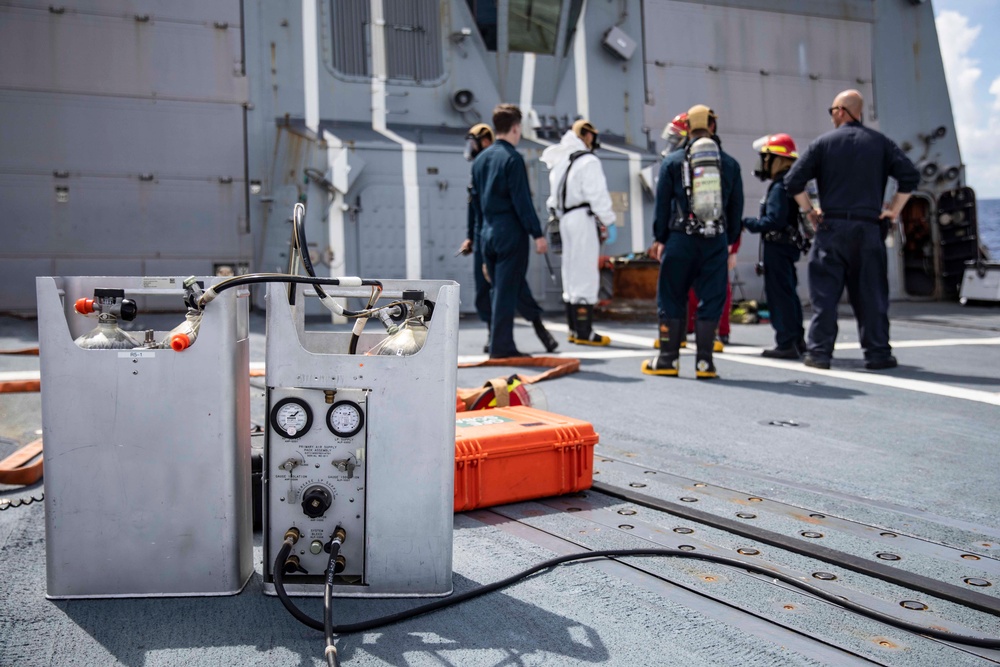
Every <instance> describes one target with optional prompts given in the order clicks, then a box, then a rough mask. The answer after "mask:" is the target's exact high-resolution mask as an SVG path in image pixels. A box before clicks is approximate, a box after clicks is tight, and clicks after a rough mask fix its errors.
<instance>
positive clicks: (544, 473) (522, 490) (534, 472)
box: [455, 406, 598, 512]
mask: <svg viewBox="0 0 1000 667" xmlns="http://www.w3.org/2000/svg"><path fill="white" fill-rule="evenodd" d="M455 419H456V421H455V427H456V428H455V511H456V512H464V511H466V510H471V509H476V508H478V507H490V506H493V505H503V504H505V503H514V502H518V501H522V500H531V499H532V498H544V497H547V496H557V495H561V494H564V493H572V492H573V491H580V490H583V489H589V488H590V485H591V483H592V482H593V478H594V445H596V444H597V440H598V438H597V433H595V432H594V427H593V425H592V424H590V423H589V422H585V421H583V420H580V419H573V418H572V417H564V416H562V415H556V414H553V413H551V412H545V411H543V410H536V409H534V408H528V407H524V406H517V407H509V408H496V409H493V410H473V411H470V412H462V413H459V414H457V415H456V417H455Z"/></svg>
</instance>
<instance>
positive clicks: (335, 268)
mask: <svg viewBox="0 0 1000 667" xmlns="http://www.w3.org/2000/svg"><path fill="white" fill-rule="evenodd" d="M323 141H325V142H326V166H327V169H328V170H329V172H330V177H331V179H332V181H333V185H334V193H333V197H332V200H331V201H330V206H329V207H328V208H327V210H326V219H327V220H328V221H329V223H330V226H329V229H328V230H327V242H328V243H329V244H330V254H331V259H330V277H335V276H342V275H344V274H345V273H347V262H346V259H347V241H346V240H345V236H344V193H346V192H347V171H348V170H349V169H350V165H348V164H347V151H346V150H344V142H343V141H341V140H340V138H339V137H337V136H336V135H334V134H332V133H331V132H328V131H326V130H323ZM337 303H339V304H340V305H341V306H342V307H344V308H346V307H347V299H346V298H337ZM330 315H331V321H332V322H333V323H334V324H343V323H344V322H346V321H347V318H346V317H344V316H343V315H337V314H335V313H330Z"/></svg>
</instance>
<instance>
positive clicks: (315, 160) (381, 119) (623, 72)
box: [0, 0, 978, 310]
mask: <svg viewBox="0 0 1000 667" xmlns="http://www.w3.org/2000/svg"><path fill="white" fill-rule="evenodd" d="M0 16H2V17H3V20H2V21H0V58H2V61H3V62H4V63H5V66H4V67H3V68H0V110H2V114H3V117H4V119H5V122H4V124H3V129H2V130H0V132H2V134H0V136H2V137H3V138H2V142H0V147H2V150H0V192H2V196H0V202H2V203H0V212H2V213H3V215H4V218H5V221H6V222H5V225H4V227H5V233H4V243H3V246H2V247H0V259H2V262H0V264H2V268H0V272H2V275H3V280H2V281H0V285H3V287H2V288H0V308H2V309H5V310H30V309H32V308H33V307H34V302H33V297H32V296H31V295H32V294H33V290H32V289H31V287H30V286H31V282H32V281H33V280H34V276H36V275H61V274H97V275H99V274H114V275H139V274H167V273H194V274H198V275H203V274H215V273H227V272H241V271H248V270H273V269H275V268H279V267H284V266H285V265H286V264H287V261H288V237H289V233H288V232H289V225H288V220H287V211H288V210H290V209H291V206H292V204H293V203H295V202H297V201H303V202H306V203H307V208H308V216H307V217H308V219H307V227H308V231H309V238H310V239H312V240H313V242H314V247H312V248H311V250H312V254H313V261H314V263H315V264H316V265H317V267H318V269H319V271H320V272H321V273H329V274H331V275H344V274H351V275H362V274H363V275H378V276H380V277H385V278H405V279H420V278H422V279H430V278H433V279H453V280H457V281H460V282H461V283H462V285H463V287H462V303H463V308H464V309H466V310H471V308H472V302H473V299H472V281H471V279H470V274H471V272H472V270H473V269H472V267H471V265H470V264H471V263H470V261H469V260H468V259H467V258H464V257H456V256H455V252H454V251H455V249H456V248H457V247H458V245H459V244H460V243H461V241H462V239H464V238H465V225H466V211H465V208H466V185H467V183H468V180H469V164H468V163H466V162H465V161H464V160H462V158H461V150H462V144H463V142H462V138H463V136H464V134H465V132H466V131H467V129H468V127H469V126H471V125H472V124H474V123H476V122H480V121H487V122H488V121H489V120H490V115H491V111H492V109H493V107H494V106H495V104H497V103H498V102H500V101H507V102H514V103H517V104H519V105H520V106H521V107H522V108H523V109H524V110H525V112H526V123H525V135H526V139H525V140H524V141H523V143H522V144H521V146H520V147H519V148H520V149H521V150H522V152H523V154H524V155H525V158H526V161H527V164H528V168H529V178H530V179H531V183H532V187H533V191H534V197H535V201H536V207H537V209H538V211H539V214H540V216H541V217H543V219H544V201H545V198H546V196H547V195H548V178H547V172H546V170H545V168H544V166H543V165H541V163H540V162H539V160H538V157H539V155H540V152H541V150H542V148H544V146H545V145H546V144H547V143H548V142H552V141H558V138H559V136H560V135H561V134H562V133H563V132H564V131H565V130H566V129H567V128H568V127H569V126H570V125H571V124H572V122H573V120H574V119H576V118H578V117H587V118H588V119H590V120H591V121H592V122H593V123H594V124H595V125H596V126H597V127H598V128H600V130H601V132H602V144H603V146H604V148H603V149H602V150H601V151H600V153H599V154H600V156H601V158H602V160H603V162H604V169H605V172H606V174H607V177H608V184H609V187H610V190H611V191H612V197H613V200H614V203H615V207H616V211H617V212H618V221H617V225H618V227H619V229H618V230H617V231H618V233H617V239H616V241H615V243H613V244H611V245H609V246H607V247H606V248H605V252H606V254H609V255H620V254H626V253H630V252H641V251H642V250H644V249H645V248H646V247H648V245H649V243H650V242H651V230H652V207H653V197H652V190H651V188H652V186H653V180H654V178H655V173H656V167H657V163H658V159H659V151H660V150H661V149H662V148H663V143H664V142H663V141H662V140H661V139H660V132H661V130H662V129H663V127H664V125H665V124H666V123H667V122H668V121H669V119H670V118H672V117H673V116H674V115H675V114H677V113H679V112H680V111H683V110H686V109H687V108H688V107H690V106H691V105H692V104H695V103H706V104H709V105H711V106H712V107H713V108H714V109H715V110H716V111H717V112H718V114H719V116H720V136H721V137H722V141H723V145H724V146H725V148H726V150H727V151H728V152H730V153H731V154H732V155H733V156H734V157H736V158H737V159H738V160H739V161H740V162H741V163H742V164H743V165H745V169H744V185H745V189H746V194H747V197H746V201H747V204H746V211H745V212H746V213H747V214H749V215H753V214H755V213H756V208H757V200H758V199H759V197H760V196H761V195H762V194H763V186H762V185H761V184H760V183H758V182H756V181H755V180H754V179H753V178H751V177H750V176H749V171H750V170H749V165H750V164H752V162H753V153H752V149H751V142H752V140H753V139H755V138H756V137H758V136H760V135H762V134H765V133H768V132H774V131H784V132H788V133H789V134H791V135H792V136H793V137H794V138H795V139H796V141H798V142H799V143H800V145H805V144H807V143H808V141H810V140H811V139H812V138H814V137H815V136H818V135H819V134H820V133H822V132H824V131H826V130H827V129H829V128H830V125H829V119H828V117H827V115H826V112H825V110H826V107H827V106H828V105H829V103H830V101H831V100H832V99H833V96H834V95H835V94H836V93H837V92H838V91H840V90H843V89H846V88H857V89H859V90H860V91H861V92H862V93H863V94H864V95H865V97H866V100H867V101H868V104H867V107H866V118H865V122H866V123H868V124H871V125H873V126H875V127H878V128H879V129H881V130H882V131H884V132H885V133H886V134H888V135H889V136H890V137H892V138H893V139H894V140H895V141H897V143H899V144H900V145H901V146H902V147H903V148H904V149H905V150H906V151H907V152H908V155H909V156H910V157H911V158H912V159H913V160H914V162H916V163H918V165H919V167H920V169H921V173H922V175H923V180H922V182H921V186H920V189H919V192H918V193H917V195H918V196H916V197H914V199H913V202H912V203H911V204H910V205H909V207H908V209H907V211H905V212H904V215H903V225H902V229H903V233H902V234H895V235H894V236H893V238H892V239H891V240H890V241H889V243H890V244H892V248H893V249H894V250H893V251H891V252H890V274H891V278H890V284H891V290H892V296H893V298H896V299H901V298H953V297H954V296H956V294H957V286H958V281H959V279H960V278H961V271H962V269H963V268H964V262H965V261H966V260H968V259H972V258H974V257H975V256H976V254H977V252H978V240H977V238H976V237H977V235H976V224H975V211H974V198H973V197H972V195H971V192H970V191H968V190H960V189H959V188H960V186H961V185H962V184H963V180H964V173H963V167H962V162H961V156H960V154H959V150H958V144H957V140H956V137H955V132H954V122H953V119H952V113H951V108H950V101H949V98H948V95H947V86H946V84H945V80H944V71H943V67H942V63H941V56H940V52H939V49H938V45H937V37H936V31H935V27H934V16H933V9H932V6H931V4H930V3H927V2H914V1H912V0H911V1H904V0H875V1H871V0H802V1H799V2H792V1H791V0H729V1H722V0H719V1H710V2H687V1H684V0H620V1H615V2H608V1H605V0H319V1H315V0H307V1H305V2H301V1H299V0H283V1H264V0H243V1H242V2H241V1H239V0H213V1H211V2H203V3H197V4H196V5H178V4H176V3H161V2H153V1H151V0H145V1H142V0H140V1H136V2H131V3H128V5H127V6H126V5H125V4H122V3H112V2H108V1H106V0H77V1H75V2H72V3H69V2H67V3H63V4H51V3H48V2H45V3H42V2H37V1H35V0H25V1H24V2H18V3H8V4H5V5H4V6H2V7H0ZM753 241H754V239H752V237H750V242H747V243H745V244H744V245H745V247H744V249H743V250H742V252H741V261H740V268H739V270H738V272H739V275H740V277H741V279H742V280H743V281H745V282H746V284H745V285H744V292H745V293H746V294H748V295H755V294H756V293H757V292H759V291H760V284H759V282H756V283H755V282H754V281H756V280H759V279H757V278H755V277H754V276H753V271H752V266H753V264H754V263H755V262H756V259H757V257H756V254H757V249H756V243H754V242H753ZM556 261H558V260H556ZM803 264H804V263H803ZM557 273H558V272H557ZM529 280H530V283H531V286H532V288H533V290H534V291H535V292H536V295H537V296H539V297H540V298H544V303H545V304H546V305H547V306H548V307H551V308H556V307H557V306H558V303H559V300H560V291H561V290H560V287H559V286H558V284H556V283H555V282H554V281H551V280H550V279H549V276H548V271H547V269H546V266H545V263H544V262H543V261H542V260H541V258H534V259H533V260H532V266H531V273H530V276H529ZM803 283H804V281H803ZM262 299H263V296H262V294H260V295H257V303H258V304H260V303H262Z"/></svg>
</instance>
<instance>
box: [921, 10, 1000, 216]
mask: <svg viewBox="0 0 1000 667" xmlns="http://www.w3.org/2000/svg"><path fill="white" fill-rule="evenodd" d="M933 7H934V16H935V22H936V25H937V31H938V42H939V43H940V45H941V58H942V60H943V61H944V72H945V78H946V79H947V80H948V92H949V94H950V95H951V107H952V111H953V113H954V116H955V131H956V133H957V134H958V145H959V148H960V149H961V151H962V161H963V162H964V163H965V167H966V170H965V174H966V181H967V182H968V184H969V185H970V186H971V187H972V188H973V189H974V190H975V191H976V196H977V197H978V198H980V199H997V198H1000V0H933Z"/></svg>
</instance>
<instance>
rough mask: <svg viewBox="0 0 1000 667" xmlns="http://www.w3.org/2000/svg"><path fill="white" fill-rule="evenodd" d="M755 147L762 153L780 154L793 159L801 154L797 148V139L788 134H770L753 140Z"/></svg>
mask: <svg viewBox="0 0 1000 667" xmlns="http://www.w3.org/2000/svg"><path fill="white" fill-rule="evenodd" d="M753 149H754V150H755V151H757V152H758V153H761V154H770V155H780V156H782V157H789V158H792V159H793V160H795V159H798V157H799V154H798V151H797V150H796V149H795V141H794V140H793V139H792V138H791V137H790V136H788V135H787V134H783V133H782V134H768V135H765V136H763V137H761V138H760V139H758V140H757V141H755V142H753Z"/></svg>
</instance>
